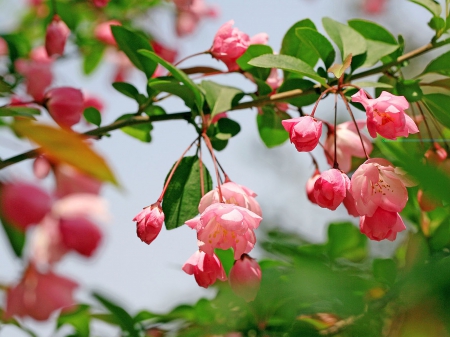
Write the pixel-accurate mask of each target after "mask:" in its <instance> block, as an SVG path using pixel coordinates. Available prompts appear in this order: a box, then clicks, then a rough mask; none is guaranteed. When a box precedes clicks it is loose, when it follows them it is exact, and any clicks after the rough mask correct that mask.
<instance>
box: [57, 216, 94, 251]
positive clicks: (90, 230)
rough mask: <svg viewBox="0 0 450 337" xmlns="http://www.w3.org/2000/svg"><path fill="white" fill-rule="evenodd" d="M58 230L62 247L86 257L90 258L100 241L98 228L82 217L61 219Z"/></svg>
mask: <svg viewBox="0 0 450 337" xmlns="http://www.w3.org/2000/svg"><path fill="white" fill-rule="evenodd" d="M59 229H60V231H61V239H62V242H63V243H64V245H65V246H66V247H67V248H69V249H73V250H74V251H76V252H77V253H79V254H81V255H84V256H87V257H90V256H92V254H93V253H94V252H95V250H96V249H97V247H98V246H99V244H100V241H101V239H102V232H101V231H100V229H99V228H98V226H96V225H94V224H93V223H92V222H91V221H89V220H87V219H85V218H82V217H76V218H70V219H61V220H60V222H59Z"/></svg>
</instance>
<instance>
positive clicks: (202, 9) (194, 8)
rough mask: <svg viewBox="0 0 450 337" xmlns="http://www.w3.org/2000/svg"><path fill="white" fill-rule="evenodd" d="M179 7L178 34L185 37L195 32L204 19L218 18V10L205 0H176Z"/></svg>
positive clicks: (176, 28)
mask: <svg viewBox="0 0 450 337" xmlns="http://www.w3.org/2000/svg"><path fill="white" fill-rule="evenodd" d="M174 3H175V6H176V7H177V11H178V13H177V21H176V27H175V30H176V33H177V35H178V36H185V35H188V34H191V33H193V32H194V30H195V29H196V28H197V26H198V24H199V22H200V20H201V19H202V18H206V17H210V18H216V17H217V16H218V10H217V8H215V7H211V6H208V5H207V4H206V3H205V1H204V0H174Z"/></svg>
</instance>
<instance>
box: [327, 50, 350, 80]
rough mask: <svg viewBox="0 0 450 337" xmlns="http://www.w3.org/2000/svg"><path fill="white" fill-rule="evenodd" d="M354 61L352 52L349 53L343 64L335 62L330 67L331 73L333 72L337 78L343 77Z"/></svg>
mask: <svg viewBox="0 0 450 337" xmlns="http://www.w3.org/2000/svg"><path fill="white" fill-rule="evenodd" d="M351 63H352V54H349V55H348V56H347V57H346V58H345V60H344V62H343V64H334V65H332V66H331V67H330V69H328V72H329V73H333V75H334V76H335V77H336V78H341V77H342V76H343V75H344V72H345V71H346V70H347V69H348V68H349V67H350V64H351Z"/></svg>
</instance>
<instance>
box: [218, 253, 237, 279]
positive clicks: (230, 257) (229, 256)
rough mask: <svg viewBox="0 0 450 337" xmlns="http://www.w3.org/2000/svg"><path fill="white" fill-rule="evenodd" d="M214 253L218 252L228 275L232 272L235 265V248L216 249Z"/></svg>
mask: <svg viewBox="0 0 450 337" xmlns="http://www.w3.org/2000/svg"><path fill="white" fill-rule="evenodd" d="M214 253H216V255H217V257H218V258H219V259H220V262H222V266H223V269H224V270H225V273H227V276H228V275H229V274H230V269H231V268H232V267H233V265H234V253H233V249H231V248H230V249H227V250H222V249H214Z"/></svg>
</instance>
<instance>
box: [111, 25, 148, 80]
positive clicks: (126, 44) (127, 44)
mask: <svg viewBox="0 0 450 337" xmlns="http://www.w3.org/2000/svg"><path fill="white" fill-rule="evenodd" d="M111 31H112V33H113V35H114V39H115V40H116V42H117V45H118V46H119V49H120V50H122V51H123V52H124V53H125V54H126V55H127V56H128V58H129V59H130V61H131V63H133V64H134V65H135V66H136V67H137V68H138V69H140V70H142V71H143V72H144V73H145V75H146V76H147V78H150V77H151V76H152V75H153V73H154V72H155V69H156V66H157V61H156V60H153V62H152V61H150V60H149V59H148V58H146V57H144V56H142V54H140V53H138V50H147V51H150V52H152V51H153V48H152V47H151V45H150V42H149V39H147V38H145V37H143V36H141V35H140V34H138V33H136V32H134V31H132V30H129V29H126V28H124V27H122V26H111Z"/></svg>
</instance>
